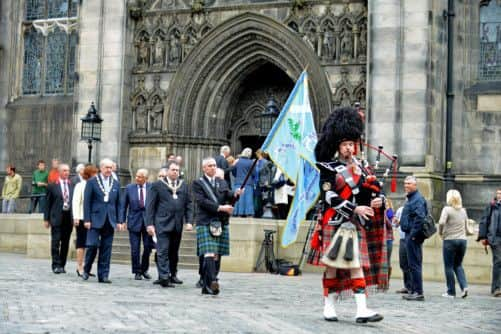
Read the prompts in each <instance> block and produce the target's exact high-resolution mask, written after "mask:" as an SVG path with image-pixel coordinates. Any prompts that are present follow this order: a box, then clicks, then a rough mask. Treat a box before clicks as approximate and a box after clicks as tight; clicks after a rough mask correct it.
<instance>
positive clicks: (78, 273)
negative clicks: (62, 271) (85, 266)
mask: <svg viewBox="0 0 501 334" xmlns="http://www.w3.org/2000/svg"><path fill="white" fill-rule="evenodd" d="M77 276H78V277H82V274H80V272H79V271H78V269H77Z"/></svg>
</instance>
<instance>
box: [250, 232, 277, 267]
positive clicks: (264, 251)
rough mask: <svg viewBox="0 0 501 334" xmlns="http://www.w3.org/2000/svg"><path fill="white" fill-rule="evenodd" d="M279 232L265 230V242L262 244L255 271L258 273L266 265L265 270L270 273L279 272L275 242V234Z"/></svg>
mask: <svg viewBox="0 0 501 334" xmlns="http://www.w3.org/2000/svg"><path fill="white" fill-rule="evenodd" d="M276 232H277V231H273V230H264V240H263V243H262V244H261V249H260V250H259V255H258V256H257V260H256V266H255V267H254V271H258V269H259V268H260V267H261V265H262V264H263V263H264V265H265V268H266V270H267V271H269V272H270V273H276V272H277V269H278V268H277V261H276V260H275V252H274V251H273V249H274V242H273V234H274V233H276Z"/></svg>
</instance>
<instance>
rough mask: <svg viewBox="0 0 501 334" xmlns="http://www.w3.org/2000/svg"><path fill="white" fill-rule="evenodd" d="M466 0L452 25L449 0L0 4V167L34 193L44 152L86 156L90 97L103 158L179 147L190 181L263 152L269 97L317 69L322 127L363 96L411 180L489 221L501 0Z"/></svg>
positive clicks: (124, 162) (131, 160)
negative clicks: (210, 164) (213, 163)
mask: <svg viewBox="0 0 501 334" xmlns="http://www.w3.org/2000/svg"><path fill="white" fill-rule="evenodd" d="M454 3H455V7H454V16H451V15H449V16H448V15H447V12H448V1H447V0H436V1H411V0H368V1H367V0H330V1H328V0H327V1H326V0H318V1H317V0H311V1H309V0H292V1H286V0H276V1H268V0H205V1H201V0H128V1H127V0H113V1H111V0H83V1H80V0H5V1H2V2H1V3H0V124H1V127H0V166H1V167H2V170H3V168H4V167H5V165H6V164H7V163H14V164H15V165H16V167H17V169H18V171H20V173H21V174H22V175H23V176H24V177H25V179H26V183H27V185H26V191H25V193H29V178H30V175H31V172H32V170H33V169H34V168H35V164H36V161H37V160H38V159H45V160H50V159H51V158H52V157H59V158H60V159H61V160H63V161H68V162H70V163H71V164H72V165H75V164H76V163H77V162H86V160H87V145H86V143H85V142H81V141H80V126H81V123H80V118H81V117H83V116H84V115H85V114H86V112H87V110H88V108H89V107H90V103H91V102H92V101H94V102H95V104H96V107H97V109H98V111H99V114H100V116H101V117H102V118H103V119H104V122H103V132H102V142H101V143H99V144H97V145H96V147H95V150H94V154H93V161H97V160H99V159H100V158H103V157H111V158H112V159H114V160H116V161H117V162H118V164H119V166H120V171H121V173H122V175H124V176H127V175H130V174H131V173H133V172H134V170H135V169H136V168H139V167H143V166H144V167H147V168H149V169H151V170H153V171H155V170H156V169H158V168H159V167H160V166H161V165H162V164H163V163H165V158H166V154H168V153H170V152H173V153H175V154H176V155H182V156H184V157H185V160H186V169H187V174H188V176H189V177H190V178H193V177H196V176H197V175H198V173H199V170H200V161H201V159H202V158H203V157H205V156H208V155H214V154H217V151H218V149H219V147H220V146H221V145H224V144H229V145H230V146H231V147H232V149H233V152H234V153H237V152H238V151H240V150H241V149H242V148H244V147H246V146H250V147H252V148H259V146H260V145H261V143H262V141H263V140H264V135H265V134H263V133H261V131H260V115H261V114H262V112H263V111H264V109H265V106H266V104H267V103H268V101H269V100H270V99H274V100H275V101H276V102H277V105H278V107H281V106H282V105H283V104H284V103H285V100H286V99H287V96H288V94H289V93H290V91H291V89H292V87H293V86H294V82H295V80H296V79H297V78H298V77H299V75H300V74H301V72H302V71H303V70H304V69H307V71H308V74H309V79H310V99H311V103H312V107H313V113H314V117H315V122H316V125H317V128H319V127H320V125H321V124H322V122H323V120H324V119H325V118H326V117H327V116H328V115H329V113H330V112H331V111H332V110H333V109H334V108H336V107H338V106H345V105H353V103H355V102H360V103H361V104H362V106H363V107H365V108H366V114H367V133H366V137H367V138H368V139H369V141H370V142H371V143H372V144H374V145H383V146H384V148H385V150H387V151H388V152H391V153H394V154H397V155H398V157H399V162H400V172H399V175H400V177H402V176H403V175H406V174H409V173H414V174H416V175H417V176H418V177H419V178H420V187H421V189H422V190H423V192H424V193H425V195H426V196H427V198H428V199H430V200H431V201H432V203H434V206H437V208H438V207H441V205H442V204H443V200H444V191H445V190H446V188H447V187H451V186H453V187H456V188H458V189H460V190H461V191H462V192H463V195H464V197H465V198H464V202H465V206H466V207H467V208H471V209H473V210H475V211H474V212H476V213H477V214H478V212H479V211H478V210H479V209H480V208H481V207H482V206H483V205H484V204H485V203H486V202H487V201H488V199H489V198H490V197H491V195H492V194H493V192H494V190H495V187H496V186H499V185H500V184H501V182H500V181H501V155H500V154H499V147H500V145H499V144H500V143H501V1H499V0H490V1H489V0H482V1H478V0H476V1H475V0H457V1H454ZM451 18H452V19H453V20H454V21H453V22H454V23H453V27H454V33H453V35H452V36H453V38H452V42H453V43H448V36H449V32H448V29H447V20H448V19H451ZM449 47H452V48H453V51H454V57H453V64H452V65H453V66H452V78H453V82H452V87H453V98H452V99H451V98H450V97H451V96H449V101H450V102H449V103H452V106H453V107H452V110H453V113H452V123H451V124H452V127H451V133H452V135H451V138H452V141H451V146H450V147H449V149H450V150H451V152H452V153H451V159H450V161H446V156H445V151H446V150H447V148H446V125H445V124H446V103H447V87H448V86H447V65H448V64H447V50H448V48H449ZM369 159H374V155H373V154H372V153H371V154H369ZM446 166H449V170H450V171H451V173H452V181H451V182H452V183H447V184H446V181H447V180H446V179H445V177H444V172H445V169H446ZM2 175H3V174H2Z"/></svg>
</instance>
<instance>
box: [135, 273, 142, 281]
mask: <svg viewBox="0 0 501 334" xmlns="http://www.w3.org/2000/svg"><path fill="white" fill-rule="evenodd" d="M134 279H135V280H136V281H140V280H142V279H143V277H142V276H141V274H140V273H136V275H134Z"/></svg>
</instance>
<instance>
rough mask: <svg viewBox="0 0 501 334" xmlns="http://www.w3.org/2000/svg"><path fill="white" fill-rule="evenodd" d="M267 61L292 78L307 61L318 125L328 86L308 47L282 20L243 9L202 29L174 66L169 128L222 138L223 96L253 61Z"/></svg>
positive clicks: (179, 133)
mask: <svg viewBox="0 0 501 334" xmlns="http://www.w3.org/2000/svg"><path fill="white" fill-rule="evenodd" d="M265 62H269V63H272V64H274V65H275V66H277V67H279V68H280V69H282V70H283V71H284V72H285V73H286V74H287V75H288V76H289V77H290V78H291V79H292V80H293V81H294V82H295V81H296V80H297V79H298V78H299V75H300V74H301V72H302V71H303V70H304V69H305V68H306V67H308V75H309V79H310V80H309V85H310V100H311V105H312V109H313V114H314V118H315V121H316V123H317V128H318V125H319V122H320V120H321V119H325V117H326V115H328V114H329V113H330V112H331V106H332V103H331V90H330V87H329V83H328V81H327V77H326V73H325V71H324V69H323V68H322V66H321V65H320V63H319V60H318V58H317V57H316V55H315V53H314V51H313V49H312V48H311V47H310V46H309V45H308V44H306V43H305V41H303V40H302V39H300V38H299V37H298V36H297V35H296V34H295V33H294V32H292V31H291V30H290V29H289V28H288V27H287V26H285V25H283V24H282V23H280V22H277V21H275V20H273V19H271V18H269V17H266V16H263V15H259V14H255V13H244V14H241V15H238V16H235V17H233V18H231V19H229V20H227V21H225V22H223V23H222V24H221V25H219V26H218V27H215V28H214V29H213V30H211V31H210V32H208V33H207V35H205V36H204V38H203V39H202V40H201V41H200V43H198V44H197V46H196V47H195V48H194V49H193V50H192V52H190V53H189V55H188V56H187V58H186V59H185V61H184V62H183V64H182V65H181V66H180V67H179V69H178V71H177V72H176V75H175V76H174V79H173V81H172V84H171V85H170V86H171V87H172V89H171V90H169V96H168V98H167V101H168V105H167V108H168V110H167V113H166V114H167V115H168V120H167V119H165V120H164V121H165V122H166V123H164V125H165V128H166V129H167V131H168V133H169V134H172V135H177V136H183V137H196V138H213V139H223V140H226V139H227V138H226V136H225V134H226V130H228V129H225V127H226V126H227V124H228V123H227V122H225V120H226V119H227V118H228V117H230V115H227V108H222V106H225V105H227V101H229V100H230V99H231V96H229V95H231V94H229V93H228V92H231V91H233V90H234V89H235V88H234V85H235V84H237V85H238V84H239V82H238V78H240V80H243V79H242V78H244V77H245V75H243V74H248V73H249V71H250V69H251V68H255V67H256V64H259V63H265ZM215 129H218V131H215Z"/></svg>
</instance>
